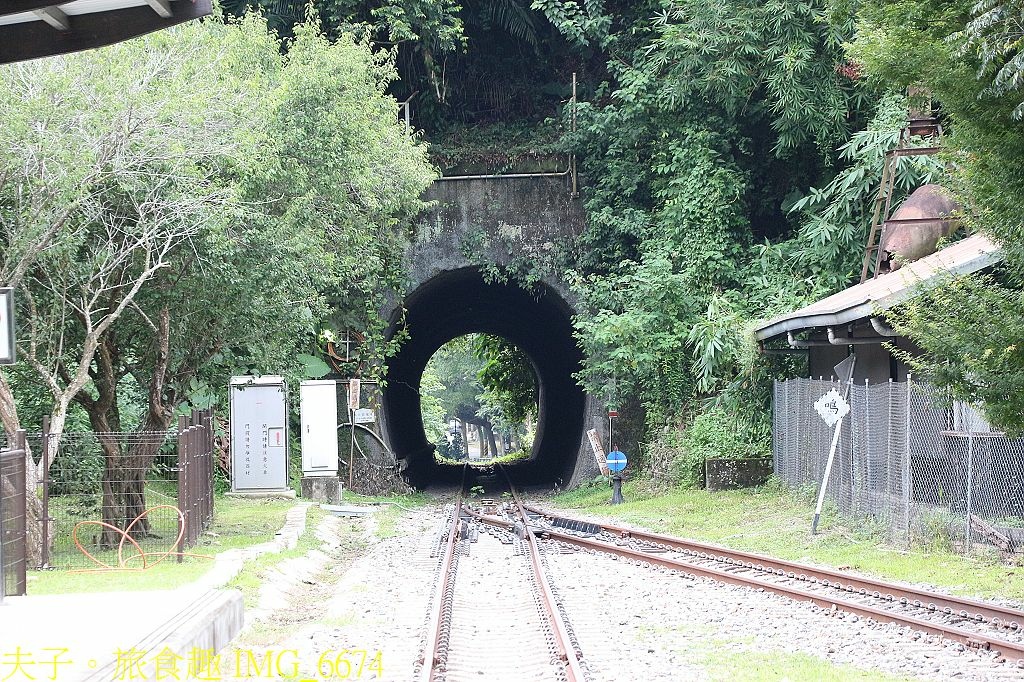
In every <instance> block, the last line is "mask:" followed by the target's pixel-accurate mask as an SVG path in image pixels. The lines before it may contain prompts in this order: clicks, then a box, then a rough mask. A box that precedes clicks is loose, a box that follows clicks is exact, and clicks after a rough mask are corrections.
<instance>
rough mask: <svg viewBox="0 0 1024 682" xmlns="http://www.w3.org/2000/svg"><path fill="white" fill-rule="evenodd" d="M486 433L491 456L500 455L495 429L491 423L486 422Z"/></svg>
mask: <svg viewBox="0 0 1024 682" xmlns="http://www.w3.org/2000/svg"><path fill="white" fill-rule="evenodd" d="M484 433H485V434H487V451H488V453H490V455H491V457H497V456H498V444H497V443H496V442H495V439H494V429H492V428H491V425H490V424H484Z"/></svg>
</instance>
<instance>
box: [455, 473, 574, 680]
mask: <svg viewBox="0 0 1024 682" xmlns="http://www.w3.org/2000/svg"><path fill="white" fill-rule="evenodd" d="M499 468H500V469H501V472H502V473H503V474H504V475H505V479H506V480H507V481H508V489H509V492H510V493H511V494H512V500H513V501H514V502H515V505H516V511H517V513H518V514H519V518H520V519H521V520H522V523H523V530H524V531H525V532H524V533H523V536H524V540H525V541H526V544H527V546H528V547H529V549H530V565H531V567H532V568H533V577H534V580H535V581H536V583H537V586H538V588H539V590H540V596H541V600H542V601H543V606H544V615H545V616H546V617H547V620H548V624H549V625H550V626H551V632H552V633H553V634H554V636H555V647H556V652H557V654H558V659H559V661H561V663H562V666H563V672H564V674H565V677H566V680H568V682H584V680H585V679H586V677H585V676H584V673H583V668H582V667H581V666H580V658H582V652H580V651H579V650H578V649H576V647H575V646H573V643H572V638H571V637H570V636H569V631H568V628H566V626H565V622H564V621H563V620H562V615H561V613H560V612H559V610H558V602H557V600H556V599H555V595H554V592H552V591H551V585H550V584H549V583H548V579H547V575H546V574H545V572H544V565H543V564H542V563H541V558H540V548H539V547H538V546H537V538H536V537H534V535H533V533H532V532H531V531H530V517H528V516H527V515H526V510H525V509H524V508H523V501H522V500H521V499H520V498H519V494H518V493H517V492H516V488H515V486H514V485H512V479H511V477H509V475H508V472H507V471H505V467H503V466H501V465H499ZM471 513H472V512H471ZM474 516H477V517H478V518H481V517H482V518H483V519H484V520H487V519H489V518H492V517H485V516H483V515H482V514H481V515H476V514H474ZM510 526H513V524H509V526H507V527H510Z"/></svg>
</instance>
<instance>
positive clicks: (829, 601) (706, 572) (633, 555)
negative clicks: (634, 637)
mask: <svg viewBox="0 0 1024 682" xmlns="http://www.w3.org/2000/svg"><path fill="white" fill-rule="evenodd" d="M536 532H538V533H540V534H541V536H542V537H545V538H548V539H552V540H557V541H559V542H564V543H566V544H570V545H576V546H577V547H582V548H584V549H592V550H596V551H598V552H604V553H606V554H614V555H616V556H620V557H623V558H627V559H633V560H636V561H642V562H646V563H648V564H656V565H658V566H662V567H665V568H670V569H674V570H677V571H682V572H684V573H689V574H690V575H696V576H700V577H705V578H711V579H712V580H716V581H718V582H724V583H729V584H730V585H740V586H744V587H757V588H761V589H763V590H765V591H767V592H773V593H775V594H778V595H781V596H784V597H789V598H790V599H795V600H798V601H810V602H813V603H814V604H816V605H818V606H820V607H821V608H824V609H832V608H837V609H841V610H843V611H846V612H848V613H853V614H856V615H858V616H863V617H865V618H871V619H873V620H876V621H879V622H884V623H895V624H897V625H903V626H906V627H909V628H912V629H914V630H920V631H922V632H927V633H929V634H933V635H938V636H940V637H943V638H945V639H949V640H953V641H956V642H960V643H962V644H964V645H966V646H968V647H970V648H975V649H985V650H995V651H998V652H999V653H1000V655H1002V656H1003V657H1005V658H1007V659H1010V660H1017V661H1020V660H1024V643H1022V642H1009V641H1006V640H1002V639H999V638H995V637H988V636H986V635H985V634H983V633H980V632H972V631H970V630H964V629H963V628H959V627H956V626H955V625H946V624H943V623H935V622H932V621H928V620H924V619H922V618H918V617H916V616H911V615H909V614H901V613H899V612H897V611H889V610H886V609H880V608H876V607H874V606H868V605H866V604H858V603H856V602H853V601H848V600H846V599H839V598H832V597H828V596H827V595H823V594H819V593H817V592H812V591H810V590H805V589H803V588H800V587H794V586H790V585H783V584H780V583H776V582H773V581H771V580H766V579H764V578H758V577H756V576H741V575H738V574H735V573H732V572H730V571H727V570H724V569H720V568H714V567H711V566H700V565H697V564H691V563H689V562H686V561H680V560H678V559H671V558H669V557H660V556H655V555H651V554H648V553H646V552H643V551H640V550H636V549H631V548H628V547H621V546H619V545H614V544H611V543H608V542H602V541H600V540H592V539H590V538H582V537H577V536H575V535H569V534H568V533H560V532H558V531H555V530H551V529H549V528H537V529H536Z"/></svg>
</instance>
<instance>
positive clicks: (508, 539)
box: [417, 479, 587, 682]
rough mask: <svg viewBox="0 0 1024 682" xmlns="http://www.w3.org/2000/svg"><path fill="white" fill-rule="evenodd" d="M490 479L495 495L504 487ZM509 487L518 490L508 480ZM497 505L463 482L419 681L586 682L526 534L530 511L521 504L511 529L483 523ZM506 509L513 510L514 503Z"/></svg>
mask: <svg viewBox="0 0 1024 682" xmlns="http://www.w3.org/2000/svg"><path fill="white" fill-rule="evenodd" d="M491 483H492V484H493V486H492V489H491V490H489V492H490V493H491V494H492V495H494V494H495V493H497V492H499V490H498V489H499V488H500V487H503V486H502V485H501V483H500V482H499V481H498V480H497V479H495V480H494V481H492V482H491ZM507 490H508V491H509V492H512V491H511V486H510V485H509V486H508V488H507ZM512 494H513V495H514V492H512ZM515 499H518V498H515ZM498 506H499V505H498V504H497V503H494V502H491V501H490V500H486V499H485V500H483V501H482V504H474V503H473V502H472V501H470V500H467V498H466V495H465V479H464V482H463V486H462V490H461V492H460V494H459V495H458V497H457V499H456V500H455V503H454V505H453V509H452V514H451V517H450V519H449V522H448V526H447V529H446V532H445V533H444V534H443V537H442V538H441V541H440V542H439V543H438V550H437V554H438V556H439V557H440V559H439V562H438V570H437V575H436V578H435V583H434V594H433V598H432V599H431V607H430V612H429V614H428V618H427V635H426V643H425V645H424V648H423V657H422V661H421V662H420V664H419V666H418V670H417V679H418V680H421V681H422V682H442V681H446V680H447V681H450V682H455V681H457V680H469V679H472V680H481V679H485V680H488V681H491V680H495V681H499V680H509V681H510V682H512V681H514V682H520V681H528V680H537V681H538V682H540V681H547V680H564V681H566V682H583V681H584V680H585V679H587V678H586V676H585V673H584V670H583V666H582V664H581V661H580V658H581V656H580V653H579V651H578V648H577V647H576V646H575V645H574V643H573V638H572V634H571V629H570V627H569V626H568V625H567V624H566V621H565V616H564V614H563V613H562V612H561V610H560V609H559V607H558V603H557V600H556V598H555V596H554V593H553V591H552V588H551V585H550V583H549V581H548V578H547V575H546V570H545V565H544V559H543V557H542V556H541V553H540V549H539V547H538V540H537V538H535V537H534V536H533V534H532V533H529V532H526V527H527V525H528V523H529V520H528V517H527V515H526V511H525V510H524V509H523V508H522V507H521V505H520V506H517V507H514V508H511V509H512V512H513V514H514V515H517V516H516V518H514V520H509V521H508V525H507V526H495V525H494V524H486V523H483V522H482V521H481V519H483V518H486V517H487V515H486V514H485V513H484V512H485V511H487V512H491V513H493V512H494V511H495V510H496V508H497V507H498ZM503 506H504V507H506V513H507V512H508V510H509V507H508V505H503ZM517 531H518V532H517Z"/></svg>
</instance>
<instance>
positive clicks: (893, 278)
mask: <svg viewBox="0 0 1024 682" xmlns="http://www.w3.org/2000/svg"><path fill="white" fill-rule="evenodd" d="M1000 260H1002V254H1001V253H1000V251H999V247H998V246H997V245H996V244H995V243H993V242H992V241H991V240H990V239H988V238H987V237H985V236H984V235H980V234H976V235H973V236H971V237H967V238H966V239H962V240H960V241H958V242H956V243H955V244H952V245H950V246H947V247H946V248H944V249H942V250H940V251H936V252H935V253H933V254H931V255H930V256H925V257H924V258H921V259H920V260H916V261H913V262H911V263H906V264H904V265H903V266H902V267H901V268H899V269H898V270H895V271H893V272H890V273H887V274H884V275H880V276H879V277H876V278H875V279H869V280H867V281H866V282H862V283H861V284H857V285H856V286H852V287H850V288H849V289H844V290H843V291H840V292H839V293H837V294H833V295H831V296H829V297H827V298H823V299H821V300H820V301H817V302H815V303H812V304H811V305H809V306H806V307H804V308H801V309H800V310H795V311H793V312H791V313H786V314H784V315H779V316H778V317H776V318H774V319H771V320H768V321H767V322H762V323H760V324H759V325H758V327H757V328H756V329H755V330H754V333H755V335H756V336H757V339H758V340H759V341H767V340H768V339H772V338H774V337H776V336H780V335H782V334H786V333H788V332H798V331H802V330H806V329H814V328H821V327H835V326H840V325H846V324H852V323H854V322H856V321H858V320H862V319H865V318H870V317H872V316H874V315H877V314H878V313H879V312H880V311H883V310H887V309H889V308H891V307H893V306H894V305H896V304H897V303H900V302H901V301H905V300H907V299H908V298H910V297H912V296H913V295H914V293H915V292H916V291H919V290H920V287H926V288H927V287H930V286H937V285H938V284H940V283H941V282H942V281H943V279H944V278H945V277H948V276H950V275H966V274H970V273H972V272H978V271H979V270H984V269H985V268H987V267H989V266H991V265H994V264H996V263H998V262H999V261H1000Z"/></svg>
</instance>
